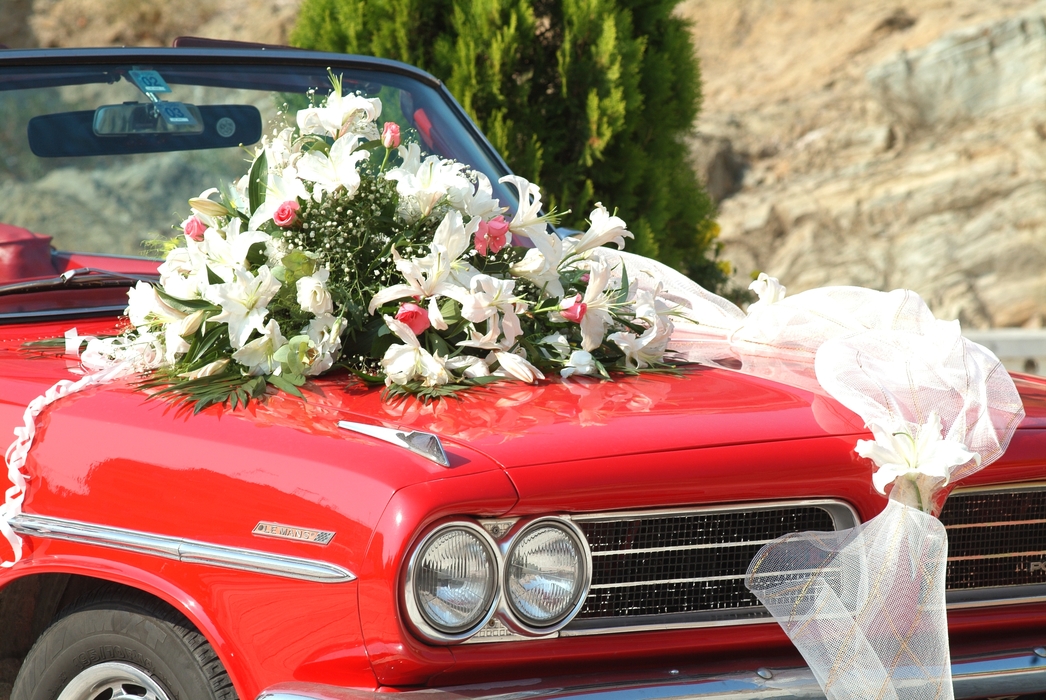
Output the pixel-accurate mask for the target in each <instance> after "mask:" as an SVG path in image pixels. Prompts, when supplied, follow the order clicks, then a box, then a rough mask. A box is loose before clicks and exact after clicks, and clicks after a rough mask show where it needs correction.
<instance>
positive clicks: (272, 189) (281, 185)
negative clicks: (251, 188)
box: [247, 167, 309, 230]
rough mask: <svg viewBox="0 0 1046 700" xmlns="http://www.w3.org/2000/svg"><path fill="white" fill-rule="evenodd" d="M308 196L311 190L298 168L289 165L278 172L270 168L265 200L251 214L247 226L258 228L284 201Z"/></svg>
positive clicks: (269, 218)
mask: <svg viewBox="0 0 1046 700" xmlns="http://www.w3.org/2000/svg"><path fill="white" fill-rule="evenodd" d="M308 198H309V190H308V188H306V187H305V183H304V182H302V181H301V179H300V178H299V177H298V171H297V169H295V168H292V167H287V168H285V169H284V170H283V172H282V173H279V174H277V173H276V172H274V171H273V170H272V169H271V168H270V169H269V177H268V181H267V183H266V186H265V201H264V202H263V203H262V205H261V206H260V207H258V208H257V209H256V210H255V211H254V213H252V214H251V220H250V222H249V223H248V224H247V227H248V228H250V229H251V230H256V229H257V228H258V227H260V226H261V225H262V224H264V223H265V222H266V221H269V220H271V219H272V216H273V214H275V213H276V210H277V209H279V208H280V205H281V204H283V203H284V202H288V201H293V202H296V201H298V199H308Z"/></svg>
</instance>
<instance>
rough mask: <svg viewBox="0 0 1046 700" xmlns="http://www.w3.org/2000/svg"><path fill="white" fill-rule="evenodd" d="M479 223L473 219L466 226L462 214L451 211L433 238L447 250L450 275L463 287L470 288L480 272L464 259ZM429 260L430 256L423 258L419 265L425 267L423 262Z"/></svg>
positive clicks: (478, 220) (435, 242)
mask: <svg viewBox="0 0 1046 700" xmlns="http://www.w3.org/2000/svg"><path fill="white" fill-rule="evenodd" d="M479 223H480V219H472V220H471V221H469V223H468V226H466V225H465V224H464V223H463V221H462V218H461V212H459V211H457V210H456V209H451V210H450V211H448V212H447V214H446V216H444V217H443V221H441V222H440V224H439V227H438V228H437V229H436V233H435V234H434V235H433V237H432V242H433V243H434V244H435V245H437V246H442V248H443V249H444V250H446V254H447V259H448V260H449V261H450V275H451V277H453V278H454V281H455V282H456V283H458V284H459V285H461V286H462V287H468V286H469V283H470V282H471V281H472V278H473V277H474V276H475V275H477V274H479V271H478V270H476V268H474V267H473V266H472V265H471V264H470V263H469V261H468V260H467V259H466V258H465V257H463V256H464V255H465V252H466V251H468V249H469V243H470V241H471V240H472V236H473V235H474V234H475V233H476V230H477V229H478V228H479ZM427 259H428V256H426V258H422V259H421V260H420V261H419V264H421V265H424V264H425V263H424V262H423V261H424V260H427Z"/></svg>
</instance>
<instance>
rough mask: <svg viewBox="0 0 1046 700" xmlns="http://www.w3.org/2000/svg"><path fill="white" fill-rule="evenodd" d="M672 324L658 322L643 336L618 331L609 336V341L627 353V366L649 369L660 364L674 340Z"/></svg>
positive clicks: (644, 332)
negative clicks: (656, 363)
mask: <svg viewBox="0 0 1046 700" xmlns="http://www.w3.org/2000/svg"><path fill="white" fill-rule="evenodd" d="M672 329H673V326H672V323H671V322H670V321H669V322H667V323H665V322H662V321H660V320H658V321H657V322H656V323H654V324H653V325H651V326H650V328H648V329H646V330H645V331H643V333H642V334H641V335H638V336H637V335H636V334H635V333H632V332H629V331H618V332H617V333H611V334H610V335H609V336H607V340H609V341H610V342H612V343H614V344H615V345H617V346H618V347H619V348H620V349H621V352H623V353H625V364H626V365H627V366H628V367H630V368H632V369H642V368H644V367H649V366H650V365H652V364H653V363H655V362H660V361H661V360H662V358H663V357H664V355H665V350H666V349H667V348H668V341H669V340H671V339H672Z"/></svg>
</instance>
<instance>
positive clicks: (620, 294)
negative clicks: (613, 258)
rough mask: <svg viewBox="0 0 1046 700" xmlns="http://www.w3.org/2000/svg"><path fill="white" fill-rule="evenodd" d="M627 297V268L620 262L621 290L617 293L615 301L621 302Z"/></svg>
mask: <svg viewBox="0 0 1046 700" xmlns="http://www.w3.org/2000/svg"><path fill="white" fill-rule="evenodd" d="M626 299H628V268H627V267H626V266H625V264H624V263H621V290H620V291H619V292H618V293H617V303H619V304H623V303H625V300H626Z"/></svg>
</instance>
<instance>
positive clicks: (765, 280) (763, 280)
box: [748, 272, 788, 313]
mask: <svg viewBox="0 0 1046 700" xmlns="http://www.w3.org/2000/svg"><path fill="white" fill-rule="evenodd" d="M748 288H749V289H750V290H752V291H753V292H755V293H756V294H757V295H758V296H759V301H757V302H755V303H753V304H751V305H749V307H748V313H752V311H753V310H754V309H757V308H759V307H765V306H769V305H770V304H776V303H777V302H779V301H781V300H782V299H784V298H785V294H787V293H788V289H787V287H785V286H784V285H783V284H781V282H780V281H778V279H777V278H776V277H771V276H770V275H768V274H766V273H765V272H760V273H759V277H757V278H756V279H755V280H754V281H753V282H752V284H750V285H748Z"/></svg>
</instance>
